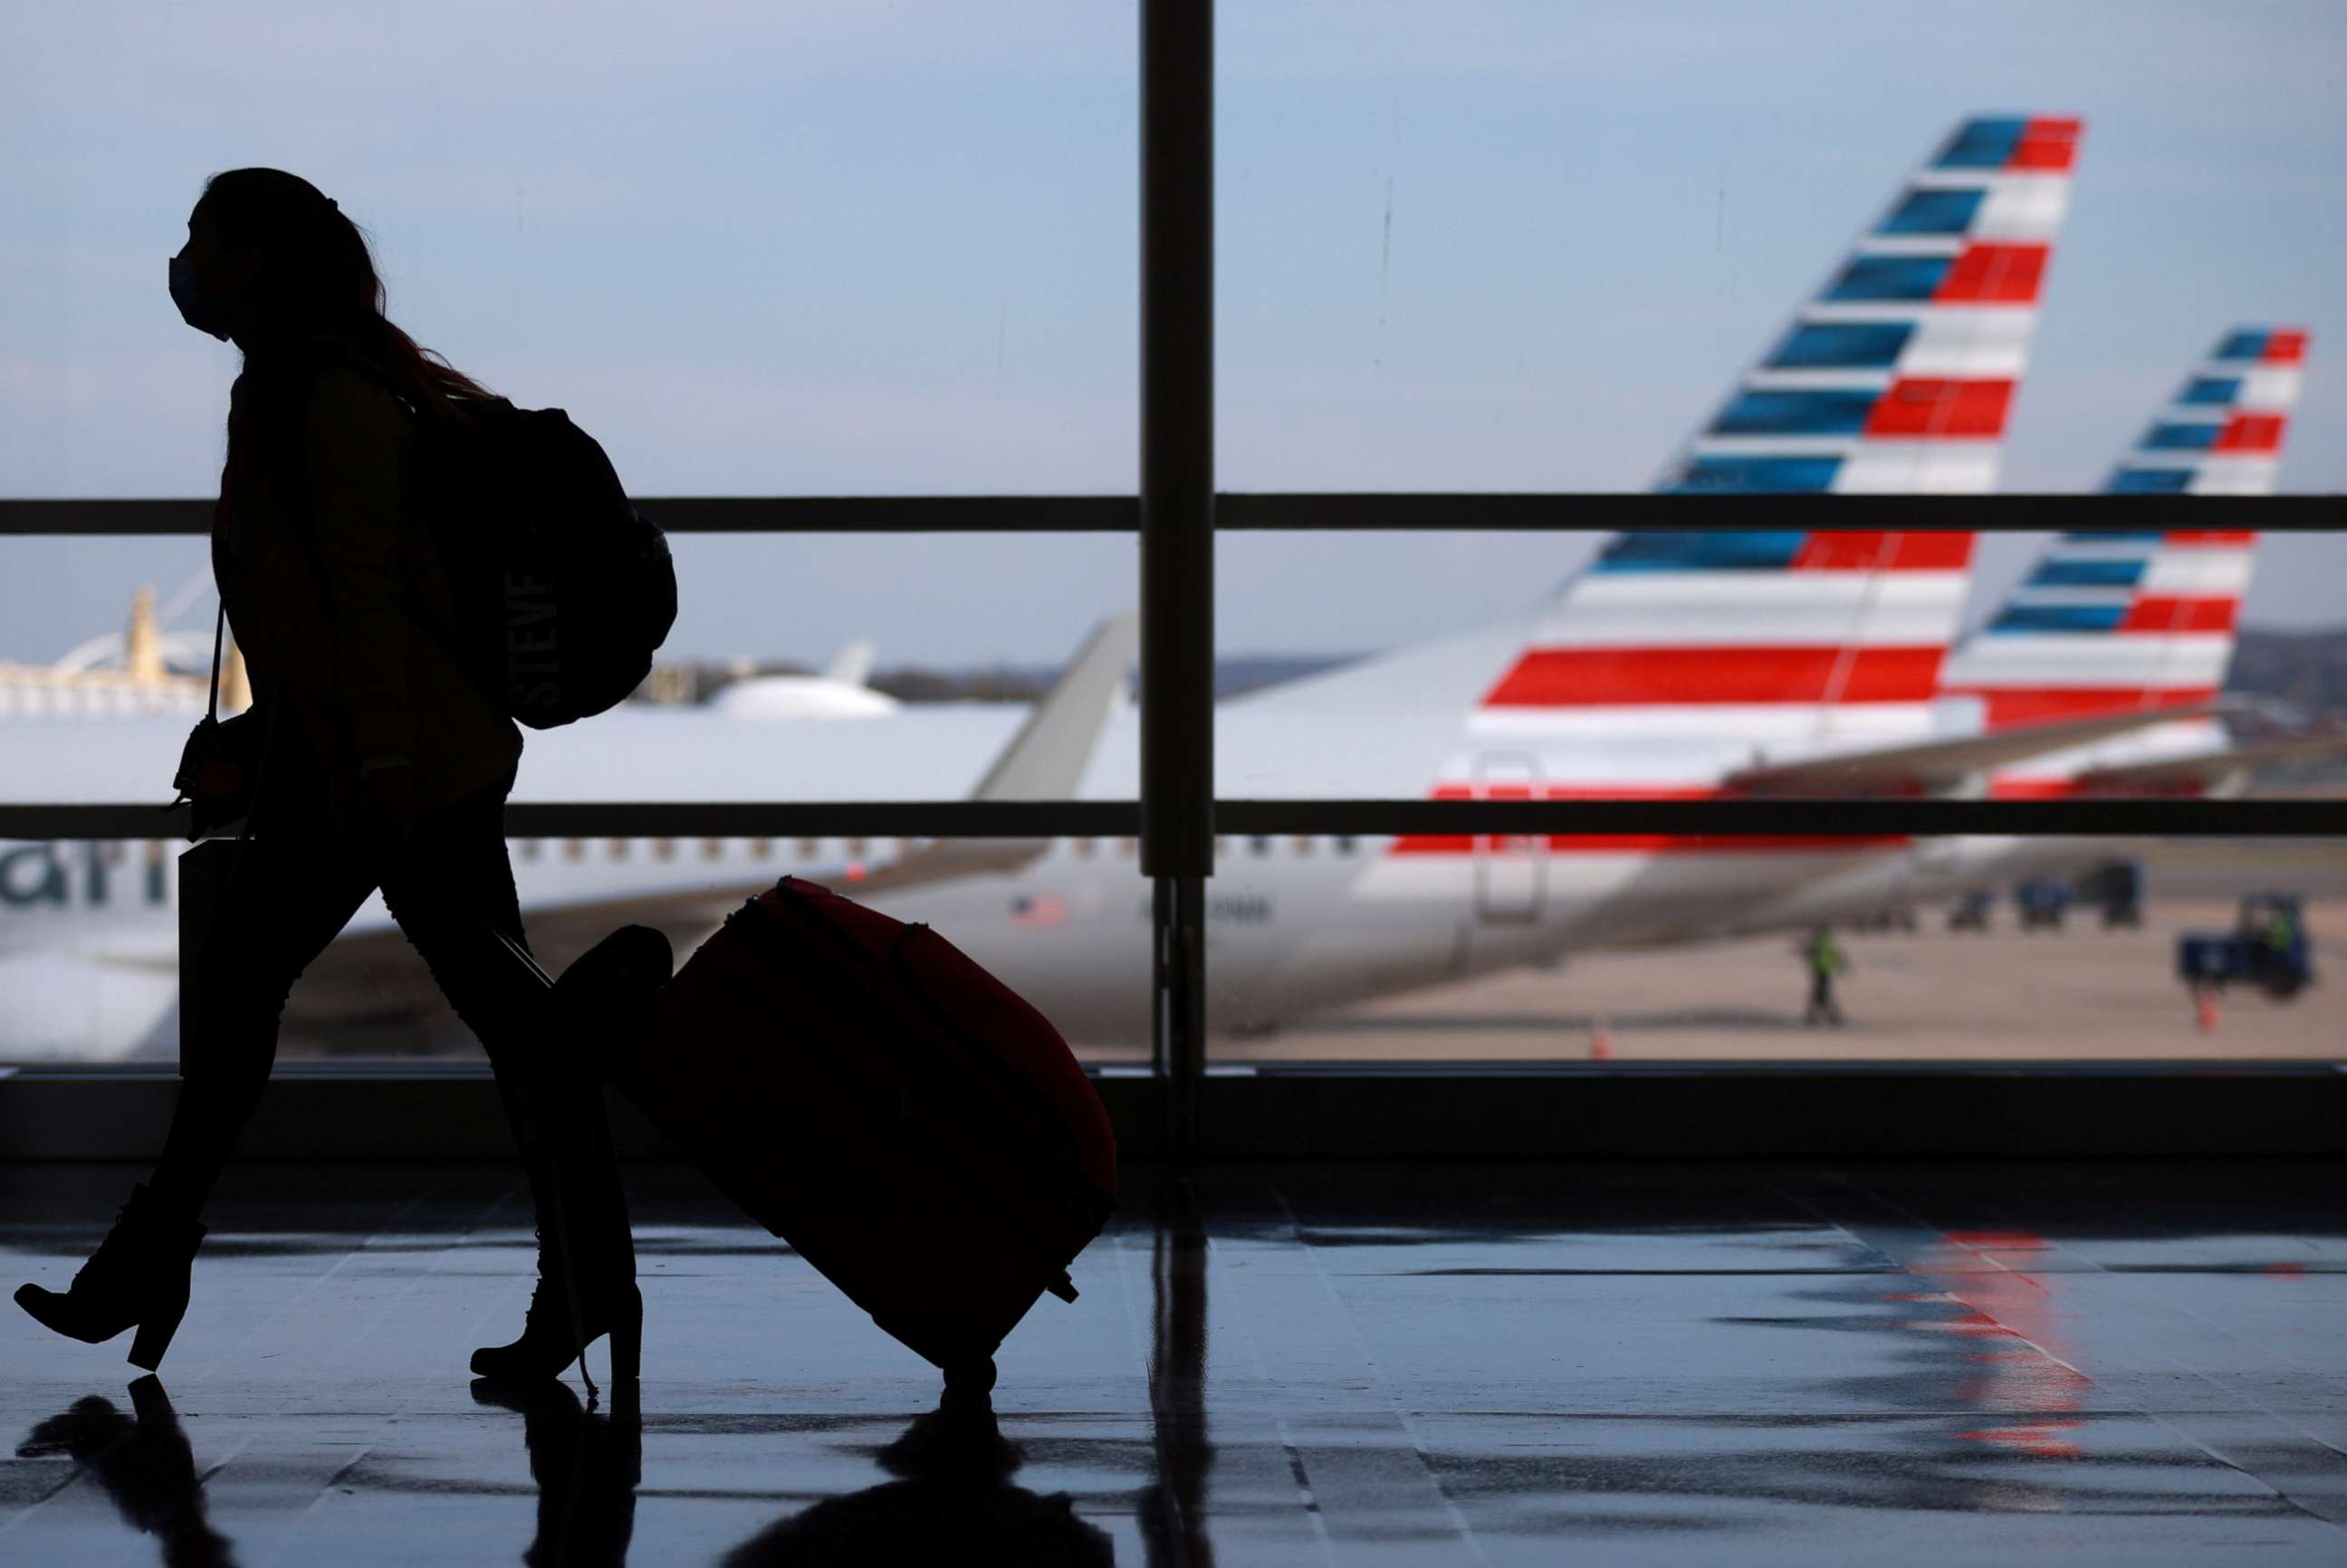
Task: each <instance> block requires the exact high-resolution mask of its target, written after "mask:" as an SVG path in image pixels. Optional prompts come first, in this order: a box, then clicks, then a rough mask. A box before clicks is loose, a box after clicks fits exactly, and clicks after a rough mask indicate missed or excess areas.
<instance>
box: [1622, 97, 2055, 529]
mask: <svg viewBox="0 0 2347 1568" xmlns="http://www.w3.org/2000/svg"><path fill="white" fill-rule="evenodd" d="M2079 130H2080V122H2079V121H2077V120H2075V119H2068V118H2053V117H2039V118H2020V117H2011V118H2007V117H1996V118H1979V119H1970V120H1966V121H1965V122H1964V123H1963V125H1961V126H1959V127H1957V128H1956V130H1955V133H1954V134H1953V135H1952V136H1951V137H1950V138H1948V140H1947V142H1946V143H1945V144H1944V145H1943V146H1942V148H1941V149H1940V151H1939V153H1938V154H1937V155H1936V156H1935V157H1933V158H1932V160H1931V161H1930V162H1929V163H1927V164H1925V165H1924V166H1923V167H1922V169H1918V170H1916V171H1915V173H1914V174H1913V175H1911V177H1910V178H1909V179H1908V181H1907V185H1906V189H1905V190H1902V191H1901V193H1900V196H1899V198H1898V200H1895V201H1893V202H1892V203H1891V207H1890V209H1889V210H1887V211H1886V212H1884V213H1883V215H1882V217H1881V220H1879V221H1878V222H1877V223H1876V224H1875V225H1874V227H1873V228H1872V229H1871V230H1870V231H1868V232H1867V233H1866V234H1864V235H1862V236H1861V237H1860V239H1859V241H1858V242H1857V244H1856V246H1855V247H1854V248H1853V249H1852V251H1851V253H1850V257H1849V259H1848V260H1847V261H1844V262H1843V264H1842V265H1841V267H1840V269H1839V270H1838V271H1837V272H1835V273H1834V274H1833V275H1832V277H1831V278H1829V280H1828V281H1827V282H1826V284H1825V286H1824V287H1823V288H1822V289H1821V290H1819V293H1818V295H1817V297H1816V298H1815V299H1814V300H1812V301H1810V302H1809V304H1808V305H1807V306H1806V307H1805V308H1803V309H1802V311H1801V312H1800V313H1799V315H1797V316H1796V317H1795V318H1794V321H1793V323H1792V325H1791V326H1790V327H1789V328H1788V330H1787V331H1786V332H1785V333H1784V335H1783V336H1782V337H1781V338H1779V339H1778V342H1777V343H1776V346H1775V347H1773V348H1771V349H1770V350H1769V351H1768V354H1766V355H1765V356H1763V358H1762V359H1761V361H1760V363H1759V364H1758V365H1756V366H1755V367H1754V368H1753V369H1752V370H1750V371H1749V372H1747V374H1746V375H1745V377H1744V380H1743V382H1742V384H1740V385H1738V386H1737V390H1736V392H1735V393H1734V395H1731V396H1730V397H1729V398H1728V400H1727V404H1726V405H1724V406H1722V407H1721V408H1720V410H1719V412H1718V413H1717V415H1714V416H1713V418H1712V420H1711V423H1710V424H1709V425H1706V427H1705V429H1704V430H1703V432H1702V433H1701V434H1700V435H1698V436H1696V438H1695V439H1694V440H1693V441H1692V442H1691V443H1689V445H1688V446H1687V447H1686V450H1685V451H1684V452H1683V453H1682V454H1681V455H1680V456H1679V457H1678V459H1677V460H1676V462H1675V463H1674V465H1673V466H1672V468H1671V471H1670V473H1669V474H1668V475H1667V476H1666V477H1665V479H1664V481H1663V483H1662V486H1661V488H1663V489H1665V490H1669V491H1678V492H1683V493H1693V494H1723V495H1742V494H1751V493H1754V492H1759V493H1764V494H1778V495H1819V494H1825V493H1829V492H1833V493H1840V494H1845V495H1847V494H1857V493H1871V494H1886V493H1887V494H1918V493H1925V492H1929V493H1936V494H1951V493H1962V494H1977V493H1982V492H1985V491H1987V490H1989V489H1991V488H1993V487H1994V485H1995V482H1996V467H1997V459H1998V456H1999V448H2000V446H2001V444H2002V442H2003V439H2004V427H2005V418H2006V415H2007V414H2008V413H2009V411H2010V410H2011V408H2012V405H2013V395H2014V388H2015V386H2017V385H2018V384H2019V383H2020V379H2021V374H2022V371H2023V370H2024V367H2025V366H2026V364H2027V363H2028V357H2029V339H2030V334H2031V333H2032V331H2033V330H2034V327H2035V325H2036V322H2037V305H2038V299H2039V295H2040V293H2041V292H2042V291H2043V289H2044V287H2045V270H2046V263H2047V261H2048V260H2049V259H2050V258H2051V256H2052V254H2053V248H2054V237H2055V232H2056V231H2057V230H2059V228H2060V227H2061V223H2062V218H2063V214H2064V213H2065V211H2066V210H2067V209H2068V207H2069V202H2070V169H2071V164H2072V161H2073V160H2074V159H2075V156H2076V153H2077V146H2078V136H2079Z"/></svg>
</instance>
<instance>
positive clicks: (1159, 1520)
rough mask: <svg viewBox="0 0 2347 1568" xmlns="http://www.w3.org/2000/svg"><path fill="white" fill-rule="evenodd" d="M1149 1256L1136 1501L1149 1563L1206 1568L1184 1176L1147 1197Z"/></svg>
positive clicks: (1197, 1319)
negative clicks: (1149, 1446) (1148, 1430)
mask: <svg viewBox="0 0 2347 1568" xmlns="http://www.w3.org/2000/svg"><path fill="white" fill-rule="evenodd" d="M1155 1202H1156V1209H1157V1212H1156V1215H1155V1218H1156V1222H1157V1227H1156V1236H1155V1239H1154V1242H1153V1249H1152V1252H1151V1255H1150V1271H1149V1274H1150V1283H1151V1286H1152V1295H1153V1302H1154V1305H1155V1311H1154V1313H1153V1317H1152V1321H1151V1335H1150V1346H1149V1412H1150V1422H1151V1427H1152V1430H1153V1446H1154V1448H1155V1450H1156V1460H1157V1479H1156V1481H1154V1482H1153V1483H1152V1484H1151V1485H1149V1486H1147V1487H1144V1488H1143V1489H1142V1491H1141V1495H1140V1497H1139V1498H1138V1499H1137V1500H1136V1502H1137V1509H1138V1513H1139V1522H1140V1525H1141V1538H1142V1541H1143V1543H1144V1544H1145V1545H1146V1546H1147V1548H1148V1552H1149V1563H1150V1568H1207V1565H1208V1564H1211V1563H1213V1562H1214V1551H1213V1548H1212V1547H1211V1546H1210V1545H1209V1544H1208V1542H1207V1539H1206V1474H1207V1472H1208V1471H1210V1470H1212V1469H1213V1468H1214V1443H1213V1441H1212V1440H1211V1439H1210V1438H1209V1437H1208V1435H1207V1432H1206V1226H1205V1222H1204V1219H1203V1218H1202V1217H1201V1215H1200V1214H1199V1210H1198V1201H1197V1195H1196V1194H1195V1193H1194V1190H1193V1189H1192V1187H1191V1185H1190V1183H1189V1182H1188V1181H1187V1180H1186V1179H1183V1178H1179V1177H1177V1178H1175V1179H1173V1181H1170V1182H1168V1183H1167V1184H1165V1185H1164V1187H1163V1188H1162V1189H1161V1190H1160V1191H1159V1192H1158V1194H1156V1196H1155Z"/></svg>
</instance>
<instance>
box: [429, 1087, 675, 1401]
mask: <svg viewBox="0 0 2347 1568" xmlns="http://www.w3.org/2000/svg"><path fill="white" fill-rule="evenodd" d="M506 1104H507V1113H508V1115H509V1116H512V1117H513V1118H514V1119H515V1126H514V1133H515V1137H516V1140H517V1141H518V1143H520V1144H521V1148H522V1167H523V1170H524V1171H525V1172H526V1173H528V1178H529V1195H530V1204H531V1207H532V1208H533V1209H534V1210H535V1211H536V1213H537V1222H538V1286H537V1288H536V1289H535V1290H533V1291H532V1292H531V1293H530V1298H529V1311H528V1316H527V1317H525V1318H524V1319H523V1322H522V1333H521V1337H520V1338H518V1339H517V1340H515V1341H513V1342H512V1343H511V1344H509V1345H485V1346H483V1347H481V1348H479V1349H477V1350H476V1351H474V1352H473V1363H472V1365H473V1372H474V1374H475V1375H476V1376H477V1377H482V1378H496V1379H499V1380H506V1381H522V1380H531V1381H535V1380H543V1379H546V1378H556V1377H559V1376H560V1375H561V1372H562V1369H563V1368H565V1367H568V1366H569V1364H570V1363H571V1362H572V1361H574V1360H580V1359H581V1358H582V1353H583V1352H584V1351H585V1350H586V1348H587V1347H588V1346H589V1345H590V1344H592V1343H594V1341H596V1340H597V1339H599V1338H600V1337H603V1336H604V1335H606V1334H609V1335H610V1337H611V1376H612V1378H614V1379H615V1380H621V1381H632V1380H634V1378H636V1377H637V1375H638V1372H639V1368H640V1367H641V1361H642V1348H643V1321H644V1305H643V1295H642V1293H641V1291H639V1290H638V1289H637V1287H636V1248H635V1238H634V1236H633V1235H632V1234H631V1233H630V1229H629V1225H628V1199H627V1194H626V1193H625V1192H624V1191H623V1190H622V1189H621V1187H620V1166H619V1161H618V1158H617V1156H616V1154H615V1153H614V1152H613V1150H612V1147H611V1138H610V1126H609V1124H608V1122H606V1120H605V1118H604V1114H603V1101H602V1086H601V1084H600V1082H589V1083H587V1084H584V1085H581V1086H579V1087H578V1088H577V1089H575V1090H573V1091H570V1092H557V1091H554V1090H553V1089H551V1088H545V1087H541V1088H538V1089H535V1090H534V1091H532V1092H530V1093H528V1094H527V1095H520V1096H516V1095H508V1096H507V1101H506ZM574 1302H575V1310H574ZM583 1369H584V1368H583V1362H582V1370H583ZM592 1387H593V1384H592V1382H591V1380H590V1382H589V1388H590V1389H591V1388H592Z"/></svg>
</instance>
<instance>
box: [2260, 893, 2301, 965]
mask: <svg viewBox="0 0 2347 1568" xmlns="http://www.w3.org/2000/svg"><path fill="white" fill-rule="evenodd" d="M2297 940H2298V922H2297V921H2295V920H2293V919H2291V917H2290V911H2289V910H2288V909H2285V908H2283V907H2281V906H2280V905H2279V904H2277V905H2275V906H2274V907H2273V912H2272V913H2271V914H2270V915H2268V916H2267V917H2266V946H2267V947H2269V948H2272V949H2273V950H2274V951H2275V952H2277V953H2287V952H2289V951H2290V949H2291V946H2292V945H2293V944H2294V943H2296V942H2297Z"/></svg>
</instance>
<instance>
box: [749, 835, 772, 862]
mask: <svg viewBox="0 0 2347 1568" xmlns="http://www.w3.org/2000/svg"><path fill="white" fill-rule="evenodd" d="M773 856H774V840H773V839H771V838H753V839H752V840H751V841H750V858H751V859H753V860H766V859H770V858H772V857H773Z"/></svg>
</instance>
